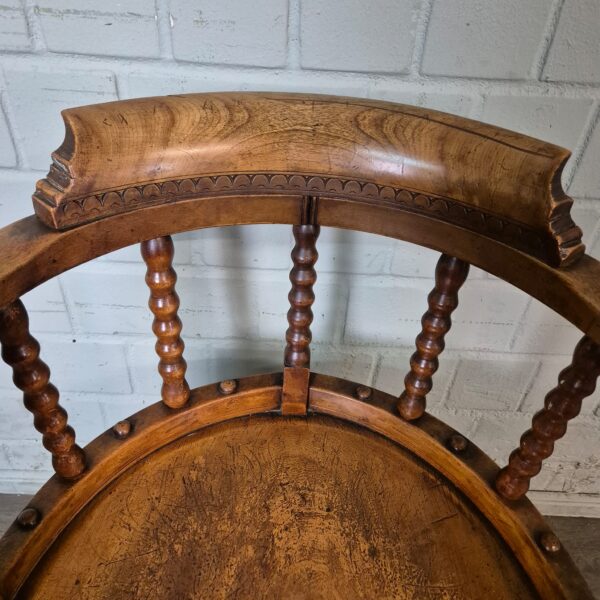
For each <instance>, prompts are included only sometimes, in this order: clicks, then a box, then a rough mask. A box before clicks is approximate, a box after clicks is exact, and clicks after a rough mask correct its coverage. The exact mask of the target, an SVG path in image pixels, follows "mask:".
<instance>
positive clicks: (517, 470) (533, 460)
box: [496, 336, 600, 500]
mask: <svg viewBox="0 0 600 600" xmlns="http://www.w3.org/2000/svg"><path fill="white" fill-rule="evenodd" d="M598 376H600V345H599V344H597V343H595V342H594V341H592V339H591V338H589V337H587V336H584V337H583V338H582V339H581V340H580V342H579V343H578V344H577V346H576V347H575V352H574V353H573V360H572V362H571V364H570V365H569V366H568V367H567V368H566V369H563V371H562V372H561V373H560V375H559V376H558V385H557V386H556V387H555V388H554V389H552V390H551V391H550V392H549V393H548V394H547V396H546V399H545V401H544V408H543V409H542V410H540V411H539V412H538V413H536V414H535V415H534V417H533V420H532V427H531V429H529V430H527V431H526V432H525V433H524V434H523V436H522V437H521V443H520V445H519V447H518V448H517V449H516V450H513V452H512V453H511V455H510V457H509V459H508V465H507V466H506V467H504V468H503V469H502V470H501V471H500V473H498V476H497V478H496V489H497V490H498V492H499V493H500V494H501V495H502V496H504V498H506V499H508V500H518V499H519V498H521V497H523V496H524V495H525V494H526V493H527V490H528V489H529V482H530V480H531V478H532V477H535V475H537V474H538V473H539V472H540V470H541V468H542V461H543V460H544V459H546V458H548V457H549V456H550V455H551V454H552V451H553V450H554V442H555V441H556V440H558V439H560V438H561V437H562V436H563V435H565V433H566V431H567V422H568V421H570V420H571V419H573V418H575V417H576V416H577V415H578V414H579V411H580V410H581V402H582V400H583V399H584V398H585V397H587V396H590V395H591V394H593V392H594V390H595V389H596V380H597V379H598Z"/></svg>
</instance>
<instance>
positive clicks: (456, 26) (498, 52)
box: [423, 0, 551, 79]
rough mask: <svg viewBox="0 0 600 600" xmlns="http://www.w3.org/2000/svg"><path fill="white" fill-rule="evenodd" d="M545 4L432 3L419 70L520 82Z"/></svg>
mask: <svg viewBox="0 0 600 600" xmlns="http://www.w3.org/2000/svg"><path fill="white" fill-rule="evenodd" d="M550 7H551V3H550V2H548V1H547V0H529V1H528V2H517V1H515V0H513V1H511V2H495V1H494V0H445V1H444V2H434V4H433V11H432V14H431V20H430V22H429V28H428V32H427V41H426V43H425V50H424V55H423V72H424V73H427V74H429V75H453V76H462V77H482V78H491V79H495V78H498V79H525V78H526V77H527V75H528V73H529V70H530V68H531V65H532V63H533V61H534V57H535V55H536V52H537V49H538V46H539V44H540V40H541V38H542V35H543V32H544V28H545V25H546V21H547V19H548V13H549V10H550Z"/></svg>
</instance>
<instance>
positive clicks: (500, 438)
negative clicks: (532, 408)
mask: <svg viewBox="0 0 600 600" xmlns="http://www.w3.org/2000/svg"><path fill="white" fill-rule="evenodd" d="M530 427H531V415H520V414H517V413H505V412H498V413H490V414H486V413H483V414H482V416H481V417H480V418H479V419H478V421H477V425H476V427H475V433H474V434H473V436H472V440H473V442H474V443H475V445H477V446H479V447H480V448H481V449H482V450H483V451H484V452H485V453H486V454H488V455H489V456H490V457H491V458H492V459H493V460H495V461H496V462H497V463H498V464H499V465H502V466H504V465H505V464H506V461H507V460H508V456H509V454H510V453H511V452H512V451H513V450H514V449H515V448H516V447H517V446H518V445H519V439H520V438H521V435H523V433H524V432H525V431H527V429H529V428H530Z"/></svg>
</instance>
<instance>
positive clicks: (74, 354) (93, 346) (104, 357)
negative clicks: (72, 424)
mask: <svg viewBox="0 0 600 600" xmlns="http://www.w3.org/2000/svg"><path fill="white" fill-rule="evenodd" d="M39 341H40V345H41V358H42V360H44V362H46V363H47V364H48V365H49V367H50V371H51V381H52V382H53V383H54V385H56V387H57V388H58V389H59V391H60V392H61V393H62V394H65V393H67V392H97V393H117V394H127V393H129V392H130V391H131V385H130V383H129V375H128V372H127V362H126V360H125V350H124V348H123V346H121V345H119V344H114V343H112V344H103V343H99V342H88V341H77V340H76V338H75V341H68V340H64V341H56V340H55V339H53V338H50V337H46V336H40V338H39ZM7 387H8V389H11V390H12V389H13V384H12V375H11V370H10V368H9V367H8V366H7V365H6V364H4V363H0V388H7Z"/></svg>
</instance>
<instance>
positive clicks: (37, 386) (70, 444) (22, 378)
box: [0, 300, 85, 479]
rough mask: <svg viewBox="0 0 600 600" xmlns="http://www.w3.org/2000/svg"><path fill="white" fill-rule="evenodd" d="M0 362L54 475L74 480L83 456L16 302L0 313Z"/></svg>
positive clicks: (21, 305)
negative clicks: (6, 367) (0, 360)
mask: <svg viewBox="0 0 600 600" xmlns="http://www.w3.org/2000/svg"><path fill="white" fill-rule="evenodd" d="M0 343H1V344H2V358H3V359H4V362H6V363H7V364H8V365H10V366H11V367H12V369H13V381H14V382H15V385H16V386H17V387H18V388H19V389H20V390H22V391H23V392H24V393H23V402H24V404H25V407H26V408H27V410H29V411H31V412H32V413H33V423H34V426H35V428H36V429H37V430H38V431H39V432H40V433H41V434H42V441H43V443H44V447H45V448H46V449H47V450H48V451H49V452H50V453H51V454H52V465H53V467H54V470H55V471H56V473H57V474H58V475H60V476H61V477H63V478H65V479H74V478H76V477H78V476H79V475H81V473H83V471H84V470H85V455H84V452H83V450H82V449H81V448H80V447H79V446H77V445H76V444H75V431H74V430H73V428H72V427H70V426H69V425H68V424H67V412H66V411H65V409H64V408H63V407H62V406H60V404H59V403H58V400H59V393H58V390H57V389H56V388H55V387H54V386H53V385H52V384H51V383H50V369H49V368H48V365H46V363H44V362H43V361H42V360H41V359H40V357H39V356H40V345H39V343H38V341H37V340H36V339H35V338H34V337H33V336H32V335H31V334H30V333H29V318H28V316H27V311H26V310H25V307H24V306H23V303H22V302H21V301H20V300H17V301H16V302H13V303H12V304H9V305H8V306H7V307H6V308H4V309H2V310H0Z"/></svg>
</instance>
